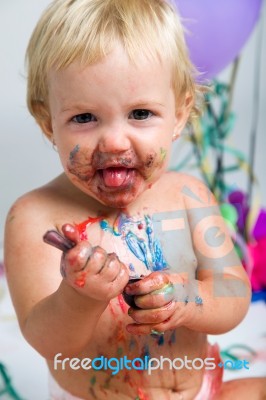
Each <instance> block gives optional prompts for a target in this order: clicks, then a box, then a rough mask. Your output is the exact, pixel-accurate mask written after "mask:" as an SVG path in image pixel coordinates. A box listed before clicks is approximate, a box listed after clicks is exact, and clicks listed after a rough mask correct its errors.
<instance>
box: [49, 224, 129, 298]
mask: <svg viewBox="0 0 266 400" xmlns="http://www.w3.org/2000/svg"><path fill="white" fill-rule="evenodd" d="M62 231H63V234H64V236H61V238H60V235H58V237H57V242H56V243H52V242H51V241H49V237H50V238H51V237H53V236H52V235H53V234H54V231H50V232H48V233H47V234H46V235H45V236H44V240H45V241H46V242H48V243H50V244H53V245H54V246H55V247H58V248H60V249H61V250H63V255H62V259H61V267H60V269H61V274H62V276H63V278H64V279H65V280H66V281H67V282H68V283H69V285H70V286H72V287H73V288H75V289H76V290H77V291H78V292H79V293H81V294H83V295H85V296H88V297H91V298H93V299H95V300H99V301H109V300H110V299H112V298H114V297H116V296H117V295H119V294H120V293H122V291H123V289H124V287H125V285H126V284H127V282H128V279H129V276H128V271H127V268H126V266H125V265H124V264H123V263H122V262H121V261H120V260H119V258H118V257H117V255H116V254H115V253H109V254H108V253H106V251H105V250H104V249H103V248H102V247H100V246H95V247H92V246H91V245H90V243H89V242H88V241H81V240H80V238H79V233H78V231H77V229H76V228H75V226H73V225H70V224H65V225H63V226H62ZM49 235H50V236H49ZM52 240H53V239H52ZM55 240H56V239H55Z"/></svg>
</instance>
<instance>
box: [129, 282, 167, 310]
mask: <svg viewBox="0 0 266 400" xmlns="http://www.w3.org/2000/svg"><path fill="white" fill-rule="evenodd" d="M174 299H175V288H174V285H173V283H172V282H170V283H168V284H166V285H164V286H163V287H162V288H161V289H157V290H154V291H153V292H151V293H149V294H146V295H140V296H135V297H134V301H135V304H136V306H137V307H139V308H142V309H151V308H160V307H163V306H165V305H166V304H168V303H169V302H170V301H172V300H174Z"/></svg>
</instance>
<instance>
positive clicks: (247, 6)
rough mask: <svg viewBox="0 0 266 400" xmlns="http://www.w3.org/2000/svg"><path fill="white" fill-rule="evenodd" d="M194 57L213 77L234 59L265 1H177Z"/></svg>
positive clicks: (206, 74) (200, 68)
mask: <svg viewBox="0 0 266 400" xmlns="http://www.w3.org/2000/svg"><path fill="white" fill-rule="evenodd" d="M175 4H176V7H177V9H178V11H179V13H180V15H181V17H182V19H183V24H184V26H185V28H186V29H187V30H188V32H189V33H187V34H186V40H187V45H188V48H189V51H190V56H191V60H192V62H193V63H194V65H195V66H196V68H197V69H198V71H199V72H201V73H202V76H201V77H200V80H202V79H205V78H206V79H210V78H213V77H214V76H215V75H217V73H218V72H220V71H221V70H222V69H223V68H224V67H226V66H227V65H228V64H229V63H230V62H232V61H233V60H234V59H235V57H236V56H237V55H238V54H239V53H240V51H241V49H242V47H243V46H244V44H245V43H246V41H247V39H248V37H249V35H250V34H251V32H252V30H253V28H254V26H255V25H256V22H257V20H258V18H259V15H260V10H261V5H262V0H175Z"/></svg>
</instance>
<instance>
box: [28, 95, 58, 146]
mask: <svg viewBox="0 0 266 400" xmlns="http://www.w3.org/2000/svg"><path fill="white" fill-rule="evenodd" d="M33 112H34V117H35V118H36V121H37V123H38V125H39V126H40V128H41V130H42V131H43V133H44V134H45V136H46V137H47V138H48V139H49V140H50V142H52V141H53V128H52V124H51V117H50V113H49V110H48V107H46V106H45V104H44V103H41V102H38V103H37V102H36V103H35V104H34V106H33Z"/></svg>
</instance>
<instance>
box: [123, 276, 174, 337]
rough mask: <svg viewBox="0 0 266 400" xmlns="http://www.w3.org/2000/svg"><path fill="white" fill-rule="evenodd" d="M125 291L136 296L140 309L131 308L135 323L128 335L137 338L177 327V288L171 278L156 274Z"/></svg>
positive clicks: (129, 311)
mask: <svg viewBox="0 0 266 400" xmlns="http://www.w3.org/2000/svg"><path fill="white" fill-rule="evenodd" d="M125 292H126V293H127V294H129V295H134V296H135V297H134V301H135V304H136V306H137V307H138V308H130V309H129V310H128V314H129V316H130V317H131V318H132V319H133V320H134V321H135V323H134V324H129V325H127V330H128V332H130V333H132V334H136V335H143V334H144V335H145V334H152V333H159V332H165V331H166V330H170V329H174V328H176V326H177V315H176V311H177V310H178V308H179V306H178V303H177V302H176V301H175V298H176V294H175V286H174V284H173V283H172V282H171V275H168V274H167V273H164V272H153V273H151V274H150V275H148V276H146V277H145V278H143V279H142V280H139V281H137V282H135V283H131V284H129V285H127V286H126V288H125Z"/></svg>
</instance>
